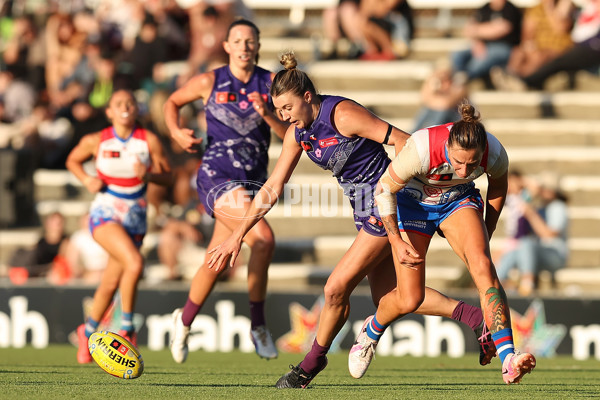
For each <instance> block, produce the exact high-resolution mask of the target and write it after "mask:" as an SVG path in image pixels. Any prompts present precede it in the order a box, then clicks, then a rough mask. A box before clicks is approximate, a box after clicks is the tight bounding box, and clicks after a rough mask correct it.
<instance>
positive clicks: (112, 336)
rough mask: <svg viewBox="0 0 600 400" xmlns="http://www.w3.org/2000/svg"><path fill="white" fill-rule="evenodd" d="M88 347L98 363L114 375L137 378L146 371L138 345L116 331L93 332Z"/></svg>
mask: <svg viewBox="0 0 600 400" xmlns="http://www.w3.org/2000/svg"><path fill="white" fill-rule="evenodd" d="M88 349H89V351H90V354H91V355H92V358H93V359H94V361H96V364H98V365H99V366H100V368H102V369H103V370H104V371H105V372H107V373H109V374H110V375H112V376H116V377H117V378H123V379H135V378H137V377H139V376H140V375H142V372H144V359H143V358H142V355H141V354H140V352H139V350H138V349H137V347H135V346H134V345H133V344H132V343H131V342H129V341H128V340H127V339H125V338H124V337H122V336H120V335H117V334H116V333H114V332H109V331H100V332H94V333H92V336H90V338H89V339H88Z"/></svg>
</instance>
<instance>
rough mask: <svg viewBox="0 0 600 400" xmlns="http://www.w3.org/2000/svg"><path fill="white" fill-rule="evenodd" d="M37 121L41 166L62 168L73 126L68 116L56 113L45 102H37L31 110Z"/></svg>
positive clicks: (69, 147)
mask: <svg viewBox="0 0 600 400" xmlns="http://www.w3.org/2000/svg"><path fill="white" fill-rule="evenodd" d="M33 117H34V118H35V119H36V121H37V132H38V136H39V140H40V149H39V152H40V159H39V167H41V168H51V169H56V168H63V166H64V165H65V161H66V157H67V154H68V153H69V150H70V149H71V138H72V137H73V126H72V125H71V122H70V121H69V119H68V118H66V117H62V116H58V115H56V113H55V111H54V109H53V108H52V107H51V106H50V105H49V104H48V103H45V102H41V101H40V102H39V103H38V104H37V105H36V106H35V109H34V110H33Z"/></svg>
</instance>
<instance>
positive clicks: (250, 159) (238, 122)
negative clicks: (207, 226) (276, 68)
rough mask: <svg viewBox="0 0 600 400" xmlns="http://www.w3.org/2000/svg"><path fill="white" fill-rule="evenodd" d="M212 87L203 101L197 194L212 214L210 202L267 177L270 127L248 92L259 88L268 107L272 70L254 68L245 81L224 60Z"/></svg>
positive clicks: (270, 105)
mask: <svg viewBox="0 0 600 400" xmlns="http://www.w3.org/2000/svg"><path fill="white" fill-rule="evenodd" d="M214 74H215V82H214V85H213V90H212V93H211V95H210V97H209V98H208V100H207V101H205V109H206V123H207V126H208V129H207V131H208V138H207V144H206V150H205V152H204V156H203V157H202V165H201V166H200V168H199V170H198V178H197V183H198V195H199V197H200V200H201V201H202V203H203V204H204V206H205V208H206V210H207V211H208V212H209V213H210V214H211V215H212V211H213V208H214V202H215V201H216V199H217V198H218V197H219V196H220V195H222V194H224V193H226V192H227V191H229V190H231V189H233V188H235V187H237V186H246V185H247V184H249V185H250V186H248V188H249V189H251V190H253V189H256V184H255V183H254V184H253V183H250V182H260V183H264V182H265V180H266V179H267V167H268V163H269V156H268V150H269V144H270V142H271V128H270V127H269V125H268V124H267V123H266V122H265V121H264V119H263V118H262V117H261V116H260V115H259V114H258V113H257V112H256V110H254V107H252V103H251V102H250V101H249V100H248V94H249V93H252V92H259V93H260V94H261V95H262V97H263V99H264V101H265V103H266V104H268V107H270V108H271V109H272V108H273V106H272V101H271V97H270V95H269V88H270V86H271V72H269V71H267V70H265V69H263V68H260V67H254V72H253V73H252V76H251V77H250V80H249V81H248V82H247V83H244V82H242V81H240V80H239V79H237V78H236V77H235V76H233V74H232V73H231V71H230V69H229V66H228V65H226V66H224V67H221V68H217V69H215V70H214Z"/></svg>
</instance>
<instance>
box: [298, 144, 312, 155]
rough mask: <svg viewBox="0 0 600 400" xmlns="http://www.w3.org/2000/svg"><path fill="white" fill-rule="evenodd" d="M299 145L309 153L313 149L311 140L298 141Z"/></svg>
mask: <svg viewBox="0 0 600 400" xmlns="http://www.w3.org/2000/svg"><path fill="white" fill-rule="evenodd" d="M300 145H301V146H302V148H303V149H304V151H305V152H307V153H310V152H311V151H313V150H314V148H313V145H312V143H311V142H307V141H302V142H300Z"/></svg>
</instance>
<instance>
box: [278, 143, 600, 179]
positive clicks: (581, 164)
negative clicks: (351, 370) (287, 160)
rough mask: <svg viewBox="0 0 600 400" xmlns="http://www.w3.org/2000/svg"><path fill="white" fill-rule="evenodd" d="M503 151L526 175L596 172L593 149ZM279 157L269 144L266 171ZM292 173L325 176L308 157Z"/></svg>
mask: <svg viewBox="0 0 600 400" xmlns="http://www.w3.org/2000/svg"><path fill="white" fill-rule="evenodd" d="M386 150H387V151H388V153H389V154H390V156H392V157H393V156H394V154H393V152H394V149H393V148H392V147H391V146H386ZM506 151H507V152H508V156H509V158H510V164H511V166H512V167H513V168H518V169H520V170H521V171H523V172H524V173H527V174H537V173H540V172H542V171H548V170H550V171H556V172H557V173H559V174H561V175H580V176H586V175H594V174H595V171H598V170H600V149H599V148H598V147H594V146H568V147H567V146H561V147H558V146H538V147H533V148H531V147H507V149H506ZM280 154H281V145H279V144H273V145H271V148H270V149H269V158H270V159H271V160H273V161H272V162H271V163H270V164H269V172H271V171H272V170H273V167H274V166H275V162H274V160H277V158H278V157H279V155H280ZM294 172H295V173H296V174H305V175H307V174H311V175H318V174H326V175H329V176H331V173H330V172H329V171H324V170H323V169H321V168H320V167H318V166H317V165H316V164H315V163H313V162H312V161H310V160H309V159H308V157H306V156H304V155H303V156H302V157H300V160H299V162H298V165H297V166H296V169H295V171H294Z"/></svg>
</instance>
